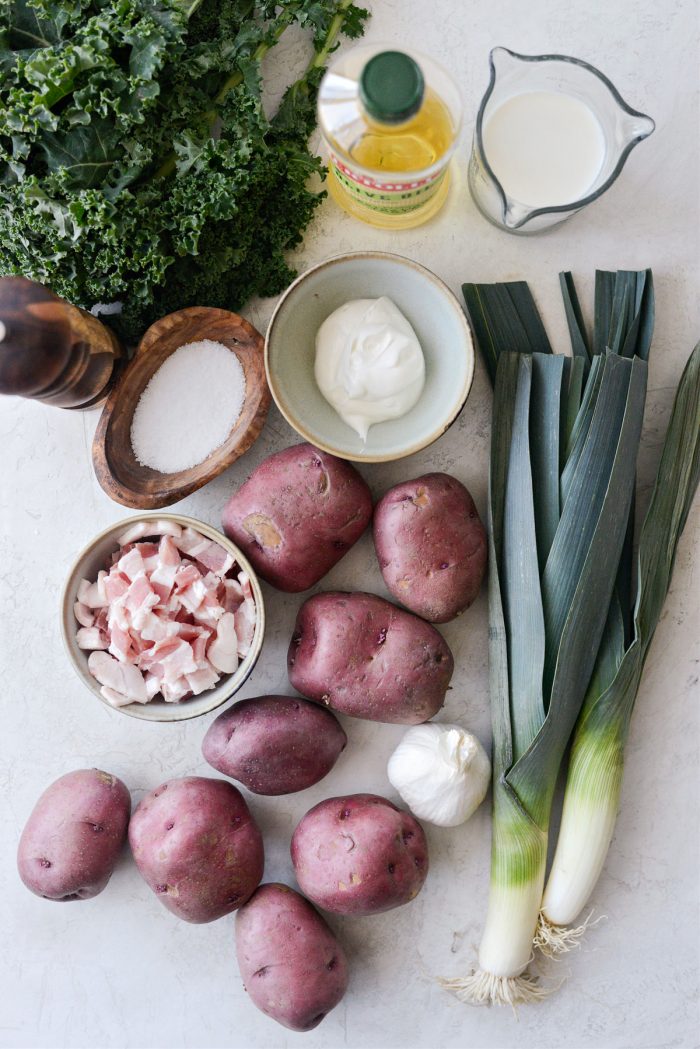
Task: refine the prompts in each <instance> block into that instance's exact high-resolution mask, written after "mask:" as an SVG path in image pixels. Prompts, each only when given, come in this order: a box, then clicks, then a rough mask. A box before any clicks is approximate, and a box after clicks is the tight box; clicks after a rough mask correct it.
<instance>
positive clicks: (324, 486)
mask: <svg viewBox="0 0 700 1049" xmlns="http://www.w3.org/2000/svg"><path fill="white" fill-rule="evenodd" d="M371 517H372V495H371V493H370V490H369V488H368V487H367V484H366V483H365V481H364V480H363V479H362V477H360V475H359V473H358V472H357V470H355V469H354V468H353V467H352V466H351V465H350V463H346V462H344V461H343V460H342V459H336V458H335V456H333V455H328V454H327V453H326V452H320V451H319V450H318V449H317V448H314V447H313V446H312V445H310V444H297V445H294V446H293V447H291V448H285V449H284V451H281V452H277V453H276V455H271V456H270V457H269V458H268V459H266V460H265V461H264V462H263V463H261V464H260V466H258V468H257V470H254V471H253V473H252V474H251V475H250V477H249V478H248V480H247V481H246V482H245V484H243V485H242V486H241V487H240V488H239V489H238V491H237V492H235V493H234V494H233V495H232V496H231V498H230V499H229V501H228V503H227V504H226V506H225V507H224V514H223V529H224V532H225V533H226V535H227V536H228V537H229V539H232V540H233V542H234V543H237V544H238V546H240V548H241V550H243V552H244V553H245V554H246V555H247V556H248V557H249V558H250V561H251V563H252V565H253V567H254V568H255V570H256V572H258V574H259V575H261V576H262V578H263V579H266V580H267V582H268V583H271V584H272V585H273V586H276V587H277V588H278V589H279V590H286V591H288V592H290V593H297V592H298V591H300V590H308V588H309V587H310V586H313V585H314V583H317V582H318V581H319V579H321V578H322V577H323V576H324V575H325V574H326V572H328V571H330V569H331V568H332V567H333V565H334V564H336V563H337V562H338V561H339V560H340V559H341V557H343V555H344V554H346V553H347V551H348V550H349V549H350V547H351V546H352V545H353V543H355V542H356V541H357V540H358V539H359V538H360V536H361V535H362V533H363V532H364V530H365V528H366V527H367V525H368V524H369V522H370V519H371Z"/></svg>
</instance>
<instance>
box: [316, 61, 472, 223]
mask: <svg viewBox="0 0 700 1049" xmlns="http://www.w3.org/2000/svg"><path fill="white" fill-rule="evenodd" d="M318 116H319V124H320V127H321V130H322V133H323V137H324V140H325V143H326V147H327V150H328V153H329V163H328V189H329V192H330V193H331V195H332V196H333V197H334V199H335V200H336V201H337V202H338V204H340V206H341V207H343V208H344V209H345V210H346V211H347V212H349V213H350V214H351V215H354V216H355V217H356V218H359V219H361V220H362V221H363V222H368V223H370V225H373V226H379V227H381V228H385V229H406V228H408V227H411V226H418V225H420V224H421V223H423V222H426V221H427V220H428V219H429V218H431V217H432V216H433V215H434V214H435V213H436V212H437V211H438V210H439V209H440V208H441V207H442V205H443V204H444V202H445V199H446V197H447V192H448V189H449V162H450V158H451V156H452V153H453V152H454V147H455V143H456V139H457V135H458V133H459V126H460V122H461V104H460V99H459V93H458V91H457V88H456V86H455V84H454V83H453V82H452V80H451V79H450V77H449V76H448V75H447V73H445V72H444V70H442V69H441V68H440V67H439V66H437V65H436V63H434V62H433V61H432V60H431V59H429V58H426V57H424V56H418V55H415V54H407V53H406V52H403V51H390V50H386V49H382V48H378V47H376V46H374V47H360V48H355V49H354V50H352V51H350V52H348V53H347V54H345V55H343V56H342V57H341V58H340V59H338V60H337V62H335V63H334V64H333V66H331V68H330V69H329V70H328V72H327V73H326V75H325V77H324V78H323V81H322V82H321V86H320V89H319V101H318Z"/></svg>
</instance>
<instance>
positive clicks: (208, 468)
mask: <svg viewBox="0 0 700 1049" xmlns="http://www.w3.org/2000/svg"><path fill="white" fill-rule="evenodd" d="M202 339H212V340H213V341H215V342H220V343H223V345H224V346H227V347H228V348H229V349H230V350H231V352H232V353H235V354H236V356H237V357H238V360H239V361H240V362H241V366H242V368H243V372H244V374H245V381H246V393H245V401H244V403H243V410H242V411H241V414H240V416H239V417H238V419H237V420H236V423H235V425H234V427H233V429H232V430H231V432H230V434H229V435H228V437H227V438H226V440H225V441H224V443H223V444H222V445H221V446H220V447H219V448H217V449H216V450H215V451H213V452H212V453H211V455H209V456H208V457H207V458H206V459H205V460H204V461H203V462H201V463H199V465H197V466H192V467H189V468H188V469H187V470H179V471H177V472H176V473H160V472H159V471H158V470H153V469H152V468H151V467H150V466H144V465H143V464H142V463H140V462H139V461H138V459H137V458H136V456H135V455H134V450H133V448H132V447H131V422H132V419H133V416H134V411H135V410H136V405H137V404H138V401H139V398H140V396H141V394H142V393H143V391H144V389H145V387H146V385H147V384H148V382H149V381H150V379H151V378H152V377H153V375H154V374H155V372H156V371H157V370H158V368H160V366H161V364H162V363H163V362H164V361H165V360H166V358H168V357H169V356H170V354H171V353H174V352H175V350H177V349H178V348H179V347H180V346H184V345H185V344H186V343H190V342H199V341H201V340H202ZM269 407H270V390H269V388H268V385H267V379H266V377H265V360H264V339H263V337H262V335H261V334H260V332H258V331H256V330H255V328H254V327H253V326H252V324H249V323H248V321H246V320H244V319H243V317H239V316H238V314H236V313H229V311H228V310H218V309H213V308H209V307H206V306H192V307H190V308H189V309H186V310H178V312H177V313H169V314H168V315H167V317H163V318H161V320H158V321H156V322H155V324H152V325H151V327H150V328H149V329H148V331H147V332H146V334H145V335H144V336H143V338H142V339H141V342H140V343H139V345H138V349H137V350H136V353H135V355H134V357H133V359H132V360H131V361H130V362H129V364H128V365H127V366H126V368H125V369H124V371H123V373H122V375H121V376H120V378H119V380H118V381H117V384H116V385H115V386H114V388H113V389H112V391H111V393H110V394H109V397H108V398H107V403H106V404H105V406H104V409H103V411H102V415H101V417H100V421H99V423H98V425H97V430H96V432H95V439H94V441H93V445H92V461H93V465H94V468H95V474H96V475H97V480H98V481H99V483H100V485H101V487H102V488H103V489H104V491H105V492H106V493H107V495H108V496H109V497H110V498H111V499H114V501H115V502H117V503H121V504H122V505H123V506H130V507H132V508H133V509H135V510H155V509H158V508H159V507H162V506H170V505H171V504H172V503H175V502H177V501H178V500H179V499H184V498H185V496H188V495H191V494H192V492H196V491H197V489H198V488H201V487H202V485H205V484H207V483H208V482H209V481H211V480H213V478H214V477H217V476H218V475H219V474H220V473H222V471H223V470H226V469H227V467H229V466H230V465H231V463H233V462H235V461H236V459H238V458H239V456H241V455H243V453H244V452H247V451H248V449H249V448H250V446H251V445H252V444H253V442H254V441H255V440H256V439H257V437H258V436H259V434H260V431H261V430H262V428H263V424H264V422H265V418H266V416H267V412H268V409H269Z"/></svg>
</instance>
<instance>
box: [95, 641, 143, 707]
mask: <svg viewBox="0 0 700 1049" xmlns="http://www.w3.org/2000/svg"><path fill="white" fill-rule="evenodd" d="M88 667H89V668H90V673H91V674H92V675H93V676H94V677H96V678H97V680H98V681H99V683H100V684H101V685H107V687H108V688H113V689H114V691H115V692H119V693H120V694H121V695H122V696H128V697H129V698H130V699H131V700H132V701H133V702H135V703H144V702H145V701H146V698H147V696H146V682H145V681H144V680H143V674H142V673H141V671H140V670H139V669H138V668H137V667H135V666H133V664H131V663H118V662H117V660H116V659H113V658H112V656H110V655H108V654H107V653H106V652H92V653H91V654H90V658H89V659H88Z"/></svg>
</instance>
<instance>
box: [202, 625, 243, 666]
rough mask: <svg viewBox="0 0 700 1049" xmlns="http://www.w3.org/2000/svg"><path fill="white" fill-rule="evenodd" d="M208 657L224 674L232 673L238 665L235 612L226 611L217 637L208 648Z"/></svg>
mask: <svg viewBox="0 0 700 1049" xmlns="http://www.w3.org/2000/svg"><path fill="white" fill-rule="evenodd" d="M207 658H208V660H209V662H210V663H211V664H212V666H214V667H216V669H217V670H220V671H221V673H222V674H232V673H233V671H234V670H235V669H236V668H237V666H238V638H237V636H236V624H235V619H234V614H233V612H225V613H224V615H222V617H221V619H220V620H219V624H218V627H217V630H216V637H214V638H213V640H212V641H211V643H210V644H209V647H208V649H207Z"/></svg>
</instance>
